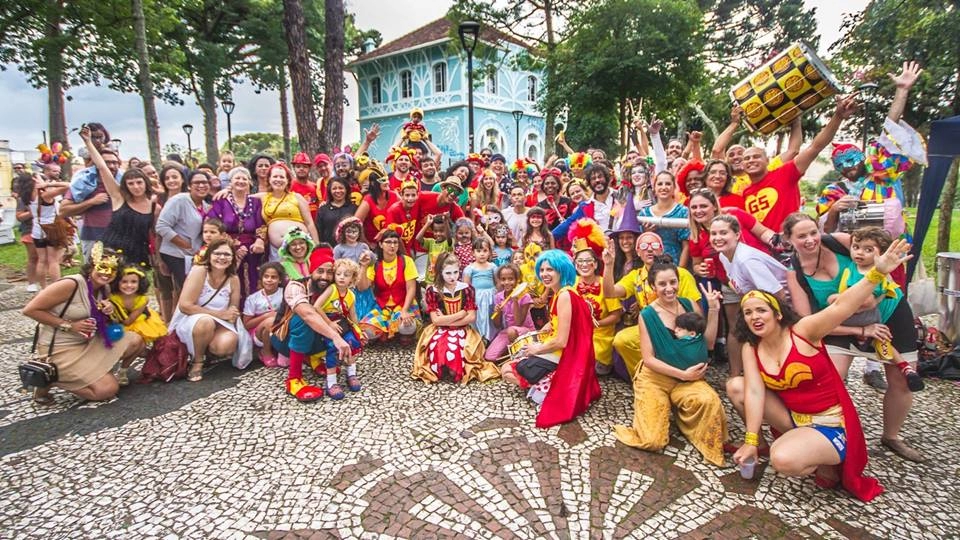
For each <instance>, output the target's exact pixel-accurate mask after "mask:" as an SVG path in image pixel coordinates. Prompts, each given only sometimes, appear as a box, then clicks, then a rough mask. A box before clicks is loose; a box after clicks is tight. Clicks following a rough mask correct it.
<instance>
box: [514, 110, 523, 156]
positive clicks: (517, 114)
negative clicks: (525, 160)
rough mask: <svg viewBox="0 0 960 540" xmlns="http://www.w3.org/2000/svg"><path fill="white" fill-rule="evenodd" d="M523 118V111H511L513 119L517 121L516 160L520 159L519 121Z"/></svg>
mask: <svg viewBox="0 0 960 540" xmlns="http://www.w3.org/2000/svg"><path fill="white" fill-rule="evenodd" d="M521 118H523V111H513V119H514V120H516V121H517V131H516V134H517V154H516V155H517V159H520V119H521Z"/></svg>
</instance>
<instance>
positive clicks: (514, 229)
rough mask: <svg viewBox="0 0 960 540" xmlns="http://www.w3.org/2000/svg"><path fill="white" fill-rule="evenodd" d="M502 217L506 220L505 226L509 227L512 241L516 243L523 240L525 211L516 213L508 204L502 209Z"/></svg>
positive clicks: (525, 229) (525, 224)
mask: <svg viewBox="0 0 960 540" xmlns="http://www.w3.org/2000/svg"><path fill="white" fill-rule="evenodd" d="M503 217H504V218H505V219H506V220H507V227H510V234H512V235H513V241H514V242H516V243H517V244H519V243H520V242H523V237H524V236H526V234H527V214H526V212H524V213H522V214H518V213H517V212H516V211H515V210H514V209H513V207H512V206H508V207H506V208H504V209H503Z"/></svg>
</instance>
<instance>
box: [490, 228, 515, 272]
mask: <svg viewBox="0 0 960 540" xmlns="http://www.w3.org/2000/svg"><path fill="white" fill-rule="evenodd" d="M512 243H513V240H512V239H511V238H510V227H508V226H507V225H506V224H503V223H501V224H499V225H497V226H496V227H494V228H493V254H494V258H493V263H494V264H496V265H497V268H500V267H502V266H503V265H505V264H507V263H509V262H510V259H512V258H513V248H511V247H510V245H511V244H512Z"/></svg>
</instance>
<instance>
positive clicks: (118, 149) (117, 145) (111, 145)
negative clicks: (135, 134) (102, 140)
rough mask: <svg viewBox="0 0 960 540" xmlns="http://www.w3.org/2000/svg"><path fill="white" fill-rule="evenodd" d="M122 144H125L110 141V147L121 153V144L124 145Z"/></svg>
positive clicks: (114, 140)
mask: <svg viewBox="0 0 960 540" xmlns="http://www.w3.org/2000/svg"><path fill="white" fill-rule="evenodd" d="M122 142H123V141H121V140H120V139H110V147H111V148H113V149H114V150H116V151H117V152H119V151H120V143H122Z"/></svg>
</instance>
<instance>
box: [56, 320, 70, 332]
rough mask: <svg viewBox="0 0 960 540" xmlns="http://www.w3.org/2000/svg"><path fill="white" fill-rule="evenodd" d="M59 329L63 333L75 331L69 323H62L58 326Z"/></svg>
mask: <svg viewBox="0 0 960 540" xmlns="http://www.w3.org/2000/svg"><path fill="white" fill-rule="evenodd" d="M57 329H58V330H60V331H61V332H69V331H71V330H73V327H72V326H71V325H70V323H69V322H68V321H63V322H62V323H60V324H58V325H57Z"/></svg>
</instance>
